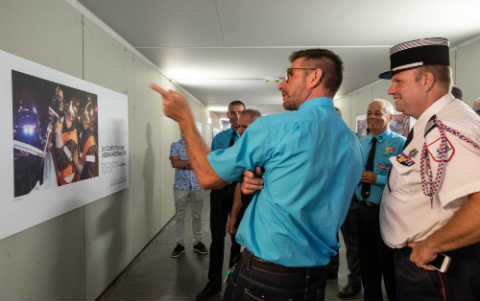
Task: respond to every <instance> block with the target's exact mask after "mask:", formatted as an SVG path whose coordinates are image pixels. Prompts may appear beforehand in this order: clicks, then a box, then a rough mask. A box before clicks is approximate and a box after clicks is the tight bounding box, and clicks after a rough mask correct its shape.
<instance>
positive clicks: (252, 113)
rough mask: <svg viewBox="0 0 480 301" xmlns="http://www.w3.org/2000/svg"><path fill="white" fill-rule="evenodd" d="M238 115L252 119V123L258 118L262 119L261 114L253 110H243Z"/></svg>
mask: <svg viewBox="0 0 480 301" xmlns="http://www.w3.org/2000/svg"><path fill="white" fill-rule="evenodd" d="M240 115H248V116H249V117H250V118H251V119H252V121H255V120H257V119H258V118H260V117H262V113H260V111H257V110H254V109H246V110H243V111H241V112H240Z"/></svg>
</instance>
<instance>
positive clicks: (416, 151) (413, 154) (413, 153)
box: [408, 148, 418, 158]
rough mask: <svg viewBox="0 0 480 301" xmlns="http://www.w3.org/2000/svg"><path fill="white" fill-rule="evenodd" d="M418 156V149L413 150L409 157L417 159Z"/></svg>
mask: <svg viewBox="0 0 480 301" xmlns="http://www.w3.org/2000/svg"><path fill="white" fill-rule="evenodd" d="M417 154H418V150H417V149H416V148H414V149H412V150H411V151H410V152H408V156H409V157H410V158H413V157H415V156H416V155H417Z"/></svg>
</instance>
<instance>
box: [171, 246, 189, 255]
mask: <svg viewBox="0 0 480 301" xmlns="http://www.w3.org/2000/svg"><path fill="white" fill-rule="evenodd" d="M183 254H185V248H184V247H183V246H182V245H181V244H177V246H176V247H175V249H173V251H172V254H171V255H170V257H171V258H179V257H180V256H182V255H183Z"/></svg>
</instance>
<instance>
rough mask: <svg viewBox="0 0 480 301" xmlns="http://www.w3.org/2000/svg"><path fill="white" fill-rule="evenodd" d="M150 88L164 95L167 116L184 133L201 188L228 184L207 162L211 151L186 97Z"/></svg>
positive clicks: (156, 87)
mask: <svg viewBox="0 0 480 301" xmlns="http://www.w3.org/2000/svg"><path fill="white" fill-rule="evenodd" d="M150 88H152V89H153V90H155V91H157V92H158V93H160V94H161V95H162V97H163V101H164V102H163V112H164V113H165V115H166V116H168V117H169V118H171V119H173V120H175V121H176V122H178V124H179V126H180V129H181V131H182V133H183V138H184V140H185V144H186V147H187V153H188V157H189V158H190V164H191V165H192V169H193V172H194V173H195V175H196V176H197V179H198V183H199V184H200V186H202V188H207V189H211V188H218V187H221V186H223V185H225V184H226V182H225V181H224V180H223V179H222V178H220V177H219V176H218V175H217V174H216V173H215V171H214V170H213V168H212V166H211V165H210V163H209V162H208V160H207V155H208V154H209V153H210V149H209V148H208V146H207V145H206V144H205V142H204V141H203V139H202V137H201V136H200V134H199V133H198V131H197V128H196V126H195V120H194V118H193V115H192V112H191V111H190V106H189V105H188V102H187V100H186V99H185V97H184V96H183V95H182V94H180V93H178V92H175V91H171V90H170V91H165V90H163V89H162V88H160V87H159V86H157V85H155V84H151V85H150Z"/></svg>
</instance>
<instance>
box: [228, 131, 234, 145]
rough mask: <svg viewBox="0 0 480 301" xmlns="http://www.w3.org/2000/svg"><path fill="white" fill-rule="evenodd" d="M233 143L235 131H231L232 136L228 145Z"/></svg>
mask: <svg viewBox="0 0 480 301" xmlns="http://www.w3.org/2000/svg"><path fill="white" fill-rule="evenodd" d="M234 143H235V131H233V133H232V138H231V139H230V143H229V144H228V146H229V147H230V146H232V145H233V144H234Z"/></svg>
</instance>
